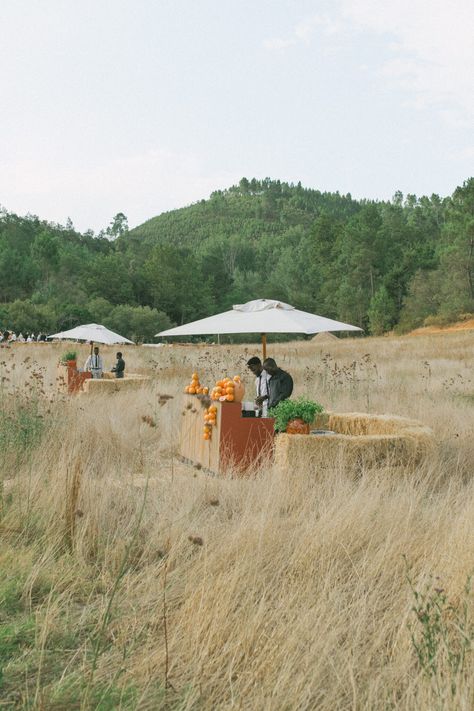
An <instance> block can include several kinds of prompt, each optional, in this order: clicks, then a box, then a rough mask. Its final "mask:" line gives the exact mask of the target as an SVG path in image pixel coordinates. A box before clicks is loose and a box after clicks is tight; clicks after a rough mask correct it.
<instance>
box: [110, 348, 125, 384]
mask: <svg viewBox="0 0 474 711" xmlns="http://www.w3.org/2000/svg"><path fill="white" fill-rule="evenodd" d="M124 372H125V361H124V359H123V358H122V354H121V353H120V352H119V353H117V362H116V363H115V365H114V367H113V368H112V373H115V377H116V378H123V374H124Z"/></svg>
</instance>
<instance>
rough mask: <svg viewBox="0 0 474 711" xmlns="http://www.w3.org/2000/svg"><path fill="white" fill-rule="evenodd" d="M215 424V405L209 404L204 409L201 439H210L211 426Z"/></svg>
mask: <svg viewBox="0 0 474 711" xmlns="http://www.w3.org/2000/svg"><path fill="white" fill-rule="evenodd" d="M216 424H217V407H216V406H215V405H210V406H209V407H206V409H205V410H204V432H203V439H211V437H212V427H213V426H214V425H216Z"/></svg>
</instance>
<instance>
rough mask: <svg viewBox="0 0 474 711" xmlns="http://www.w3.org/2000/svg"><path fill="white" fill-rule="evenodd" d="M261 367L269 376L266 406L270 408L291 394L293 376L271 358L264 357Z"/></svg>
mask: <svg viewBox="0 0 474 711" xmlns="http://www.w3.org/2000/svg"><path fill="white" fill-rule="evenodd" d="M263 369H264V370H265V371H266V372H267V373H268V375H269V376H270V380H269V381H268V408H269V409H270V408H271V407H276V406H277V405H278V403H279V402H281V401H282V400H287V399H288V398H289V397H290V396H291V393H292V392H293V378H292V377H291V375H290V374H289V373H287V372H286V370H282V369H281V368H279V367H278V366H277V364H276V362H275V361H274V360H273V358H266V359H265V360H264V361H263Z"/></svg>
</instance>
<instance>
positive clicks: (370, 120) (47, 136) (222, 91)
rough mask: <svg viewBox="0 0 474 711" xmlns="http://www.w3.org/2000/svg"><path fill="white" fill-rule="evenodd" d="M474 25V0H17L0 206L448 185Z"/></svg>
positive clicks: (133, 218) (70, 212)
mask: <svg viewBox="0 0 474 711" xmlns="http://www.w3.org/2000/svg"><path fill="white" fill-rule="evenodd" d="M473 36H474V3H472V0H450V2H449V3H448V2H446V1H445V0H443V2H441V1H440V0H397V2H393V0H391V1H390V2H389V1H388V0H327V1H326V0H253V1H252V2H250V1H249V0H239V2H235V0H233V1H232V2H230V1H228V0H212V1H211V0H199V1H196V0H81V1H80V2H77V0H2V1H1V4H0V97H1V98H0V101H1V104H0V205H1V206H2V207H3V208H4V209H6V210H8V211H12V212H16V213H17V214H21V215H23V214H26V213H30V214H35V215H38V216H39V217H40V218H42V219H46V220H49V221H51V222H58V223H60V224H64V223H65V222H66V220H67V219H68V218H70V219H71V220H72V222H73V223H74V225H75V227H76V228H77V229H79V230H80V231H85V230H87V229H92V230H94V231H96V232H97V231H99V230H101V229H103V228H105V227H106V226H107V225H108V224H109V223H110V221H111V219H112V217H113V216H114V215H115V214H116V213H117V212H123V213H125V215H127V217H128V221H129V225H130V227H133V226H136V225H138V224H140V223H142V222H144V221H145V220H147V219H150V218H151V217H153V216H155V215H157V214H160V213H161V212H164V211H167V210H172V209H175V208H179V207H183V206H185V205H188V204H190V203H192V202H195V201H197V200H200V199H205V198H207V197H209V195H210V194H211V192H213V191H214V190H219V189H225V188H227V187H230V186H231V185H233V184H235V183H237V182H238V181H239V180H240V179H241V178H242V177H244V176H245V177H247V178H249V179H251V178H253V177H255V178H260V179H261V178H265V177H270V178H272V179H280V180H284V181H288V182H294V183H297V182H298V181H301V183H302V184H303V186H305V187H309V188H314V189H318V190H321V191H336V190H338V191H339V192H340V193H343V194H346V193H351V195H352V196H353V197H356V198H363V197H365V198H371V199H388V198H390V197H392V196H393V194H394V193H395V192H396V191H397V190H401V191H402V192H403V193H404V194H407V193H414V194H416V195H418V196H420V195H431V194H432V193H437V194H439V195H442V196H445V195H450V194H452V192H453V191H454V189H455V188H456V186H457V185H461V184H462V183H463V181H464V180H466V179H467V178H468V177H470V176H472V175H473V174H474V171H473V164H474V131H473V128H474V71H473V68H474V42H472V37H473Z"/></svg>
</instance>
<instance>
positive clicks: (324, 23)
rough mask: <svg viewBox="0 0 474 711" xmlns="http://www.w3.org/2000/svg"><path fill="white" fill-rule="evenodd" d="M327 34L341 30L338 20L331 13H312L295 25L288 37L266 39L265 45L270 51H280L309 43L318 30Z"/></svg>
mask: <svg viewBox="0 0 474 711" xmlns="http://www.w3.org/2000/svg"><path fill="white" fill-rule="evenodd" d="M318 29H319V30H320V31H321V32H323V33H324V34H326V35H331V34H336V33H337V32H339V30H340V26H339V23H338V21H337V20H336V19H335V18H332V17H330V16H329V15H327V14H325V15H311V16H310V17H307V18H306V19H305V20H302V21H301V22H298V23H297V24H295V25H294V27H293V28H292V30H291V32H290V33H289V35H288V36H287V37H273V38H270V39H265V40H264V41H263V46H264V47H265V49H268V50H269V51H275V50H276V51H279V50H282V49H287V48H288V47H294V46H295V45H298V44H305V45H309V44H310V43H311V41H312V39H313V37H314V35H315V33H316V31H317V30H318Z"/></svg>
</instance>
